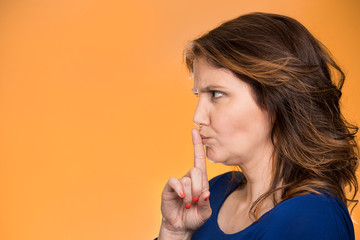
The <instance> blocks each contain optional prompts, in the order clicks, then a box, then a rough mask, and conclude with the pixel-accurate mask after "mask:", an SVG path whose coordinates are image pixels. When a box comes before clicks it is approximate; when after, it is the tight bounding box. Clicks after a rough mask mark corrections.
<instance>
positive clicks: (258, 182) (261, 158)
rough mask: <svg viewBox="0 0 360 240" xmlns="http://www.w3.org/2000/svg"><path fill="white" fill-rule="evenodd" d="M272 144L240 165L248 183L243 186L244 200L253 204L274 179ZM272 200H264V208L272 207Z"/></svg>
mask: <svg viewBox="0 0 360 240" xmlns="http://www.w3.org/2000/svg"><path fill="white" fill-rule="evenodd" d="M272 151H273V147H272V144H271V145H270V144H269V146H265V147H264V148H263V151H259V152H258V153H259V154H258V155H257V156H253V157H252V158H251V160H250V161H247V162H246V163H244V164H242V165H239V167H240V168H241V170H242V172H243V174H244V176H245V177H246V180H247V182H246V185H245V186H243V191H242V194H241V195H242V196H241V197H242V201H244V203H246V205H248V206H251V205H252V204H253V203H254V202H255V201H256V200H257V199H258V198H259V197H260V196H261V195H262V194H264V193H265V192H267V191H268V190H269V188H270V184H271V179H272ZM272 207H273V206H272V201H265V202H264V208H265V209H264V210H266V209H268V208H272Z"/></svg>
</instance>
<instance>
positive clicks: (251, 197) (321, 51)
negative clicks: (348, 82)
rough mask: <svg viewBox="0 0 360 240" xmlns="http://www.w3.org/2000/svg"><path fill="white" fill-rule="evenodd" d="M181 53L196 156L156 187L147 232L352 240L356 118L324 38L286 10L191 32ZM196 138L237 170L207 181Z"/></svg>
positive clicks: (204, 236) (215, 158)
mask: <svg viewBox="0 0 360 240" xmlns="http://www.w3.org/2000/svg"><path fill="white" fill-rule="evenodd" d="M186 63H187V66H188V68H189V70H190V71H191V73H192V74H193V77H194V87H193V92H194V93H195V94H196V95H197V96H198V97H199V99H198V105H197V108H196V111H195V114H194V123H195V124H196V125H197V126H198V128H199V130H197V129H193V131H192V136H193V144H194V152H195V162H194V168H192V169H191V170H190V171H189V172H188V173H186V174H185V176H184V177H182V178H181V179H176V178H170V179H169V181H168V183H167V184H166V186H165V188H164V190H163V193H162V204H161V211H162V216H163V221H162V224H161V229H160V234H159V237H158V239H159V240H163V239H165V240H167V239H297V240H298V239H354V229H353V225H352V221H351V218H350V216H349V212H348V209H347V207H349V206H350V204H351V203H355V205H356V203H357V200H355V196H356V193H357V191H358V183H357V180H356V176H355V172H356V169H357V167H358V151H357V143H356V141H355V134H356V132H357V128H356V127H355V126H353V125H350V124H348V123H347V122H346V121H345V119H344V118H343V116H342V114H341V111H340V105H339V100H340V96H341V88H342V85H343V83H344V79H345V77H344V74H343V72H342V71H341V69H340V68H339V67H338V65H337V64H336V63H335V62H334V60H333V59H332V58H331V56H330V54H329V53H328V52H327V51H326V49H325V47H324V46H323V45H322V44H321V43H320V42H319V41H317V40H316V39H315V38H314V37H313V36H312V35H311V34H310V33H309V32H308V30H307V29H306V28H305V27H304V26H303V25H301V24H300V23H299V22H297V21H296V20H294V19H292V18H289V17H286V16H281V15H276V14H267V13H252V14H248V15H243V16H240V17H239V18H236V19H234V20H231V21H228V22H225V23H223V24H222V25H220V26H219V27H217V28H215V29H213V30H212V31H210V32H209V33H207V34H205V35H203V36H201V37H200V38H198V39H196V40H194V41H193V42H192V43H191V44H190V46H189V48H188V49H187V50H186ZM203 145H205V147H206V157H207V158H208V159H209V160H211V161H213V162H216V163H222V164H225V165H230V166H237V167H239V168H240V169H241V171H234V172H233V173H231V172H230V173H225V174H222V175H220V176H217V177H215V178H213V179H212V180H210V182H209V181H208V178H207V173H206V162H205V161H206V157H205V152H204V149H203ZM348 191H351V192H352V195H351V196H350V198H348ZM210 193H211V195H210Z"/></svg>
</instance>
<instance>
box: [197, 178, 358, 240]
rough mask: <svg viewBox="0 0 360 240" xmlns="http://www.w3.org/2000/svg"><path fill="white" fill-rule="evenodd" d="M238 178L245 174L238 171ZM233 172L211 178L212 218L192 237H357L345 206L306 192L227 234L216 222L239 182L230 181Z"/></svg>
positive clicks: (329, 239)
mask: <svg viewBox="0 0 360 240" xmlns="http://www.w3.org/2000/svg"><path fill="white" fill-rule="evenodd" d="M238 176H239V177H242V175H241V174H240V173H239V175H238ZM231 177H232V172H228V173H225V174H222V175H219V176H217V177H215V178H213V179H211V180H210V182H209V184H210V192H211V195H210V205H211V209H212V215H211V217H210V218H209V219H208V220H207V221H206V222H205V223H204V225H203V226H202V227H200V228H199V229H198V230H197V231H196V232H195V233H194V234H193V236H192V240H205V239H206V240H212V239H213V240H235V239H236V240H242V239H246V240H255V239H259V240H260V239H261V240H274V239H276V240H278V239H286V240H292V239H294V240H295V239H296V240H302V239H307V240H309V239H310V240H311V239H317V240H321V239H324V240H325V239H326V240H335V239H336V240H340V239H341V240H354V239H355V236H354V228H353V224H352V221H351V218H350V215H349V212H348V210H347V208H346V206H345V205H344V204H343V203H342V202H341V201H340V199H338V198H337V197H333V196H330V195H329V194H326V193H323V195H319V194H313V193H310V194H306V195H302V196H297V197H293V198H291V199H288V200H286V201H283V202H281V203H279V204H277V205H276V206H275V207H274V208H273V209H271V210H270V211H268V212H267V213H265V214H264V215H262V216H261V217H260V219H259V220H258V221H257V222H254V223H253V224H251V225H250V226H248V227H247V228H245V229H244V230H242V231H240V232H237V233H234V234H226V233H224V232H223V231H222V230H221V229H220V227H219V225H218V222H217V218H218V213H219V210H220V207H221V205H222V204H223V202H224V201H225V199H226V198H227V197H228V196H229V195H230V193H231V192H233V191H234V190H235V189H236V187H237V186H238V185H239V182H237V181H232V182H231V183H230V184H229V181H230V179H231Z"/></svg>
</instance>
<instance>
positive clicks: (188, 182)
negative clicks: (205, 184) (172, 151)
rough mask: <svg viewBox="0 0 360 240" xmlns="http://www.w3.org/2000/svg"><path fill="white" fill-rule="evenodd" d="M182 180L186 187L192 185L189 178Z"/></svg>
mask: <svg viewBox="0 0 360 240" xmlns="http://www.w3.org/2000/svg"><path fill="white" fill-rule="evenodd" d="M181 180H182V181H181V182H182V183H183V184H184V185H190V184H191V178H189V177H183V178H182V179H181Z"/></svg>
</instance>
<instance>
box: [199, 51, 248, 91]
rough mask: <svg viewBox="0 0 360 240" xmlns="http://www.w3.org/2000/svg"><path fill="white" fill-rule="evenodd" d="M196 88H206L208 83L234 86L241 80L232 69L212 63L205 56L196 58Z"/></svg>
mask: <svg viewBox="0 0 360 240" xmlns="http://www.w3.org/2000/svg"><path fill="white" fill-rule="evenodd" d="M193 78H194V83H193V84H194V86H193V88H194V89H201V88H205V87H206V86H208V85H218V86H223V87H232V86H234V85H236V84H239V82H241V80H240V79H238V78H237V77H236V76H235V75H234V74H233V73H232V72H231V71H230V70H228V69H225V68H218V67H214V66H213V65H211V64H210V63H209V62H208V61H207V60H206V59H205V58H204V57H199V58H196V59H195V60H194V65H193Z"/></svg>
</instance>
